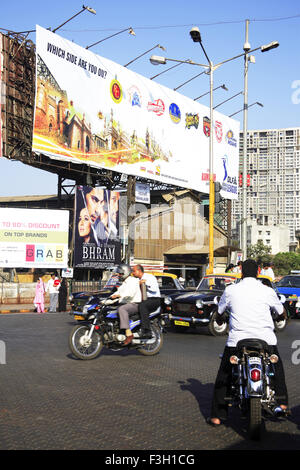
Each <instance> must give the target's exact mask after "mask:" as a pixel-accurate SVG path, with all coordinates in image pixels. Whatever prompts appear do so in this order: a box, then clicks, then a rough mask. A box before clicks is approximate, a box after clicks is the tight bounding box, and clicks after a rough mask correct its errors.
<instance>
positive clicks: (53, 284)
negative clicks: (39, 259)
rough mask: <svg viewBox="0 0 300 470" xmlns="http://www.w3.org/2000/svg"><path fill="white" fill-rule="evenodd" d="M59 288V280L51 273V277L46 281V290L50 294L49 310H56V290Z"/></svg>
mask: <svg viewBox="0 0 300 470" xmlns="http://www.w3.org/2000/svg"><path fill="white" fill-rule="evenodd" d="M59 288H60V280H59V279H58V277H57V276H56V274H55V273H53V274H51V278H50V279H49V281H48V282H47V286H46V292H49V295H50V307H49V312H52V313H54V312H56V309H57V303H58V292H59Z"/></svg>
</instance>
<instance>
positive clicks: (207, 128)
mask: <svg viewBox="0 0 300 470" xmlns="http://www.w3.org/2000/svg"><path fill="white" fill-rule="evenodd" d="M203 132H204V134H205V135H206V137H209V136H210V119H209V117H207V116H204V118H203Z"/></svg>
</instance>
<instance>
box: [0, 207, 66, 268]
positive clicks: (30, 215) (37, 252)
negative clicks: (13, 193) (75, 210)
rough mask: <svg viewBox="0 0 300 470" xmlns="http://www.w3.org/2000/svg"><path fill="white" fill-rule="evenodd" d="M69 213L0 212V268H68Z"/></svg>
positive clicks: (55, 211) (53, 211)
mask: <svg viewBox="0 0 300 470" xmlns="http://www.w3.org/2000/svg"><path fill="white" fill-rule="evenodd" d="M68 236H69V212H68V211H64V210H48V209H12V208H0V267H2V268H56V269H61V268H65V267H67V266H68Z"/></svg>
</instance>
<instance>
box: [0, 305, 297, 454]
mask: <svg viewBox="0 0 300 470" xmlns="http://www.w3.org/2000/svg"><path fill="white" fill-rule="evenodd" d="M73 323H74V322H73V320H72V317H70V315H68V314H66V313H60V314H44V315H38V314H10V315H2V316H1V317H0V340H1V341H2V342H4V343H2V342H1V346H2V347H3V346H5V350H6V359H5V362H6V364H0V450H5V449H8V450H10V449H18V450H21V449H41V450H42V449H45V450H48V449H68V450H72V449H99V450H100V449H102V450H108V449H110V450H125V449H126V450H133V449H135V450H141V449H144V450H204V449H205V450H214V449H256V450H258V449H274V450H275V449H276V450H278V449H299V448H300V397H299V385H300V364H299V365H296V364H293V362H292V354H293V353H294V354H295V353H296V351H295V350H294V349H292V345H293V343H294V341H296V340H299V346H298V347H299V354H298V357H299V358H300V321H299V320H298V321H297V320H292V321H291V323H290V324H289V325H288V327H287V329H286V331H285V332H283V333H280V334H279V335H278V340H279V343H278V346H279V350H280V352H281V356H282V358H283V362H284V366H285V373H286V381H287V386H288V390H289V399H290V407H291V409H292V417H291V418H290V419H289V420H284V421H275V422H270V421H268V422H267V423H266V432H265V434H264V436H263V439H262V441H261V442H258V443H257V442H251V441H249V440H248V438H247V434H246V432H245V429H243V423H242V422H241V420H240V419H239V413H238V412H237V410H232V413H231V415H230V418H229V420H228V423H227V425H226V426H225V425H224V426H221V427H220V428H218V429H217V430H216V429H214V428H212V427H210V426H208V425H207V424H206V422H205V418H206V417H207V416H209V412H210V403H211V395H212V391H213V384H214V380H215V377H216V373H217V370H218V367H219V358H218V355H219V354H220V353H222V350H223V347H224V344H225V337H219V338H215V337H212V336H209V335H208V333H207V331H206V329H202V330H200V331H199V330H198V331H199V332H191V333H189V332H187V333H183V334H180V333H175V332H173V331H170V332H169V333H168V334H166V335H164V346H163V349H162V350H161V352H160V354H158V355H157V356H154V357H145V356H142V355H141V354H139V353H138V352H137V351H128V350H126V351H121V352H116V353H113V352H110V351H108V350H103V352H102V354H101V355H100V356H99V357H98V358H97V359H94V360H92V361H80V360H77V359H75V358H74V357H72V355H71V353H70V351H69V349H68V335H69V332H70V330H71V328H72V325H73ZM294 345H295V344H294ZM295 357H296V359H297V354H296V356H295ZM2 362H4V358H3V355H2ZM294 362H295V361H294ZM296 362H298V361H296Z"/></svg>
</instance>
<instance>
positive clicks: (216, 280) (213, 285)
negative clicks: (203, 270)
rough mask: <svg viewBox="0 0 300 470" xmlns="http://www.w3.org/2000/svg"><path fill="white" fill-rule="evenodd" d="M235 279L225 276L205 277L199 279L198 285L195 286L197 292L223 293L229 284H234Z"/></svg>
mask: <svg viewBox="0 0 300 470" xmlns="http://www.w3.org/2000/svg"><path fill="white" fill-rule="evenodd" d="M235 283H236V279H235V278H232V277H229V276H228V277H227V276H205V277H203V278H202V279H201V281H200V283H199V284H198V286H197V291H199V290H221V291H223V290H224V289H225V287H227V286H229V285H230V284H235Z"/></svg>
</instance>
